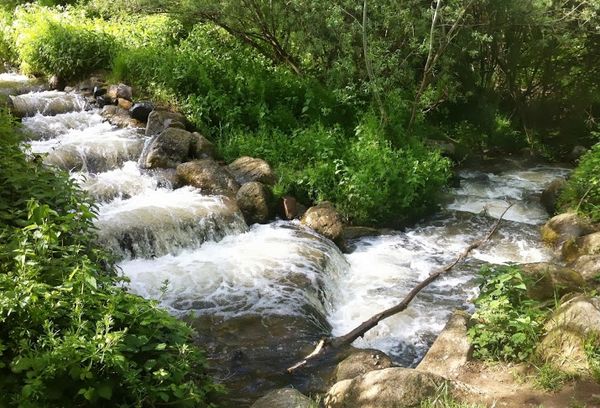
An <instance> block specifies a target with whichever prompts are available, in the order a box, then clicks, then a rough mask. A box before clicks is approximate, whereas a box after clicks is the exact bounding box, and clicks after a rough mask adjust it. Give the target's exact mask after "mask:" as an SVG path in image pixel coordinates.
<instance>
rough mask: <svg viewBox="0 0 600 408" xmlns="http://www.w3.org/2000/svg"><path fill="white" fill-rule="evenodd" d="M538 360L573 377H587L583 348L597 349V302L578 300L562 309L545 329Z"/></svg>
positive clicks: (599, 321) (599, 328) (599, 309)
mask: <svg viewBox="0 0 600 408" xmlns="http://www.w3.org/2000/svg"><path fill="white" fill-rule="evenodd" d="M545 330H546V333H547V334H546V335H545V336H544V338H543V339H542V341H541V343H540V345H539V346H538V350H537V351H538V354H539V356H540V357H541V358H542V359H543V360H544V361H546V362H547V363H549V364H551V365H552V366H554V367H555V368H557V369H559V370H561V371H563V372H565V373H567V374H573V375H582V374H583V375H585V374H589V373H590V365H589V362H588V357H587V354H586V345H587V342H589V341H594V342H595V344H594V345H595V346H596V347H598V346H600V343H599V341H600V299H599V298H595V297H594V298H590V297H588V296H577V297H575V298H573V299H570V300H568V301H567V302H565V303H564V304H563V305H561V306H560V307H559V308H558V310H556V312H554V314H553V316H552V317H551V318H550V319H549V320H548V322H547V323H546V325H545Z"/></svg>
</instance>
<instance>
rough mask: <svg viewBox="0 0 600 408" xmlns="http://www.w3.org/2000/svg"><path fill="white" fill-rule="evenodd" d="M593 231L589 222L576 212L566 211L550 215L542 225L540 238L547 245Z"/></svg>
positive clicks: (556, 243) (557, 243)
mask: <svg viewBox="0 0 600 408" xmlns="http://www.w3.org/2000/svg"><path fill="white" fill-rule="evenodd" d="M592 231H593V229H592V226H591V225H590V223H589V222H587V221H586V220H584V219H583V218H581V217H579V216H578V215H577V214H575V213H572V212H567V213H563V214H558V215H556V216H554V217H552V218H551V219H550V220H548V222H546V224H545V225H544V226H542V230H541V233H542V240H543V241H544V242H546V243H547V244H549V245H559V244H562V243H563V242H565V241H567V240H571V239H575V238H579V237H581V236H583V235H586V234H589V233H591V232H592Z"/></svg>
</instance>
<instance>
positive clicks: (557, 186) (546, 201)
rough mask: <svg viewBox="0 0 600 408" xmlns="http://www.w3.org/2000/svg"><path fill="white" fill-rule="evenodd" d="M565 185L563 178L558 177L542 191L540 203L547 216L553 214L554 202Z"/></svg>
mask: <svg viewBox="0 0 600 408" xmlns="http://www.w3.org/2000/svg"><path fill="white" fill-rule="evenodd" d="M566 184H567V180H565V179H564V178H563V177H559V178H557V179H556V180H553V181H552V182H551V183H550V184H548V187H546V188H545V189H544V191H542V196H541V197H540V201H541V203H542V206H543V207H544V208H545V209H546V211H547V212H548V214H554V213H555V212H556V201H557V200H558V197H559V196H560V193H561V192H562V190H563V189H564V188H565V185H566Z"/></svg>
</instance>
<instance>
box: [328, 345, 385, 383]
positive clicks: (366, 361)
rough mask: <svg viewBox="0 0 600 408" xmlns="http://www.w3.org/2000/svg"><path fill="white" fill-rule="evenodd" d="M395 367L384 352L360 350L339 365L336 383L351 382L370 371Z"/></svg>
mask: <svg viewBox="0 0 600 408" xmlns="http://www.w3.org/2000/svg"><path fill="white" fill-rule="evenodd" d="M393 365H394V363H393V362H392V359H391V358H389V357H388V355H387V354H385V353H384V352H383V351H379V350H375V349H362V350H360V349H359V350H356V351H354V352H353V353H352V354H350V356H348V357H346V358H345V359H344V360H342V362H340V363H339V364H338V365H337V367H336V369H335V381H336V382H339V381H343V380H351V379H353V378H354V377H358V376H359V375H363V374H366V373H368V372H369V371H375V370H383V369H385V368H390V367H392V366H393Z"/></svg>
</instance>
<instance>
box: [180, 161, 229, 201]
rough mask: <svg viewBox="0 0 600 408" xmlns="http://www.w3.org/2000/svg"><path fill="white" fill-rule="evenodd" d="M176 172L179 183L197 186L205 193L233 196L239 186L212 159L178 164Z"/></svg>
mask: <svg viewBox="0 0 600 408" xmlns="http://www.w3.org/2000/svg"><path fill="white" fill-rule="evenodd" d="M176 174H177V180H178V182H179V183H180V184H183V185H190V186H193V187H197V188H199V189H201V190H202V191H203V192H204V193H206V194H221V195H225V196H230V197H234V196H235V195H236V193H237V191H238V190H239V188H240V185H239V184H238V182H237V181H235V179H234V178H233V176H232V175H231V174H229V172H227V170H225V169H223V168H222V167H221V166H219V164H218V163H217V162H216V161H214V160H212V159H201V160H194V161H191V162H187V163H183V164H180V165H179V166H177V173H176Z"/></svg>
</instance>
